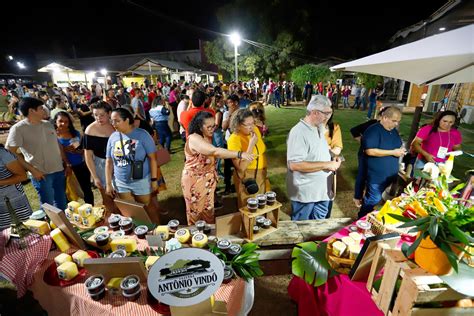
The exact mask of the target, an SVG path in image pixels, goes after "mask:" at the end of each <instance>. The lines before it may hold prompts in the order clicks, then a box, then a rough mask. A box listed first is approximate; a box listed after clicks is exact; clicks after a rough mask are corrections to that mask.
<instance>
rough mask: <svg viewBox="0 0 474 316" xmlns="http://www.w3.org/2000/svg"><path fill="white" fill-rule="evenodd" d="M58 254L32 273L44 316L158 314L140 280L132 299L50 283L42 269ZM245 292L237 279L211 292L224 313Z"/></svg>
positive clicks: (141, 244) (237, 305)
mask: <svg viewBox="0 0 474 316" xmlns="http://www.w3.org/2000/svg"><path fill="white" fill-rule="evenodd" d="M146 247H147V242H146V241H145V240H143V239H138V249H139V250H141V251H143V250H144V249H145V248H146ZM76 250H77V249H75V248H74V249H73V248H71V249H70V250H68V253H70V254H72V253H73V252H74V251H76ZM58 254H60V252H59V251H57V250H55V251H51V252H50V253H49V255H48V258H47V260H46V261H45V262H44V263H43V264H42V266H41V268H40V269H39V270H38V271H37V272H36V273H35V280H34V283H33V284H32V285H31V287H30V290H31V291H32V292H33V294H34V297H35V298H36V299H37V300H38V301H39V303H40V304H41V306H42V307H43V308H44V309H45V310H46V311H47V312H48V315H51V316H54V315H58V316H59V315H60V316H63V315H67V314H69V315H101V316H103V315H104V316H105V315H110V316H115V315H134V316H135V315H136V316H142V315H143V316H144V315H157V314H158V313H157V312H156V311H155V310H153V308H151V306H150V305H148V303H147V287H146V282H143V283H142V292H141V295H140V298H139V299H138V300H136V301H135V302H129V301H127V300H125V298H123V297H122V295H121V294H119V295H111V293H107V294H106V296H105V298H103V299H101V300H100V301H94V300H92V299H91V298H90V296H89V294H88V293H87V290H86V288H85V286H84V284H83V281H84V280H82V279H81V282H79V283H76V284H72V285H70V286H66V287H60V286H50V285H48V284H46V283H45V282H44V280H43V275H44V272H45V271H46V269H47V268H48V267H49V266H50V265H51V263H52V262H53V261H54V257H56V256H57V255H58ZM244 292H245V282H244V281H243V280H241V279H237V280H233V281H232V282H230V283H228V284H222V286H221V287H220V288H219V290H218V291H217V292H216V293H215V298H216V300H220V301H224V302H226V304H227V312H228V315H238V314H239V312H240V310H241V306H242V301H243V297H244Z"/></svg>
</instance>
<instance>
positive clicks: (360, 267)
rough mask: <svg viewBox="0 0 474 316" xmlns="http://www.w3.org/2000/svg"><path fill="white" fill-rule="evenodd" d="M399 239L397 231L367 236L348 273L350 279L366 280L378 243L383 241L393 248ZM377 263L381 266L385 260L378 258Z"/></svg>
mask: <svg viewBox="0 0 474 316" xmlns="http://www.w3.org/2000/svg"><path fill="white" fill-rule="evenodd" d="M399 240H400V235H399V234H397V233H389V234H385V235H377V236H373V237H369V238H367V239H366V240H365V242H364V246H362V249H361V250H360V253H359V255H358V256H357V258H356V261H355V262H354V265H353V266H352V269H351V271H350V273H349V277H350V278H351V280H352V281H367V279H368V277H369V273H370V269H371V267H372V261H373V259H374V256H375V254H376V252H377V248H378V244H379V243H385V244H387V245H388V247H389V248H391V249H393V248H395V246H396V245H397V243H398V241H399ZM379 264H380V266H382V265H383V264H385V260H379ZM379 268H380V267H379ZM377 270H380V269H377Z"/></svg>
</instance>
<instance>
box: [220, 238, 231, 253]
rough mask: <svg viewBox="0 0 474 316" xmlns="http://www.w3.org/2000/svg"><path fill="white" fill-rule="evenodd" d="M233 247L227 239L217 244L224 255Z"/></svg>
mask: <svg viewBox="0 0 474 316" xmlns="http://www.w3.org/2000/svg"><path fill="white" fill-rule="evenodd" d="M230 246H232V243H231V242H230V241H228V240H227V239H221V240H219V241H218V242H217V248H219V249H220V250H221V251H223V252H224V253H227V250H228V249H229V248H230Z"/></svg>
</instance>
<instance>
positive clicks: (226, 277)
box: [222, 266, 235, 284]
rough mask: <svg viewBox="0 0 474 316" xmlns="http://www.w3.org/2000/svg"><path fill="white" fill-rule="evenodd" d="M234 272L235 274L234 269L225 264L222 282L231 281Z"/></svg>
mask: <svg viewBox="0 0 474 316" xmlns="http://www.w3.org/2000/svg"><path fill="white" fill-rule="evenodd" d="M234 274H235V272H234V269H232V267H231V266H225V267H224V280H223V281H222V283H224V284H227V283H229V282H230V281H232V278H233V277H234Z"/></svg>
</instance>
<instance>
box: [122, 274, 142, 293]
mask: <svg viewBox="0 0 474 316" xmlns="http://www.w3.org/2000/svg"><path fill="white" fill-rule="evenodd" d="M120 288H121V289H122V294H127V295H133V294H136V292H137V291H140V278H139V277H138V275H135V274H132V275H129V276H126V277H125V278H123V280H122V282H120Z"/></svg>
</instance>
